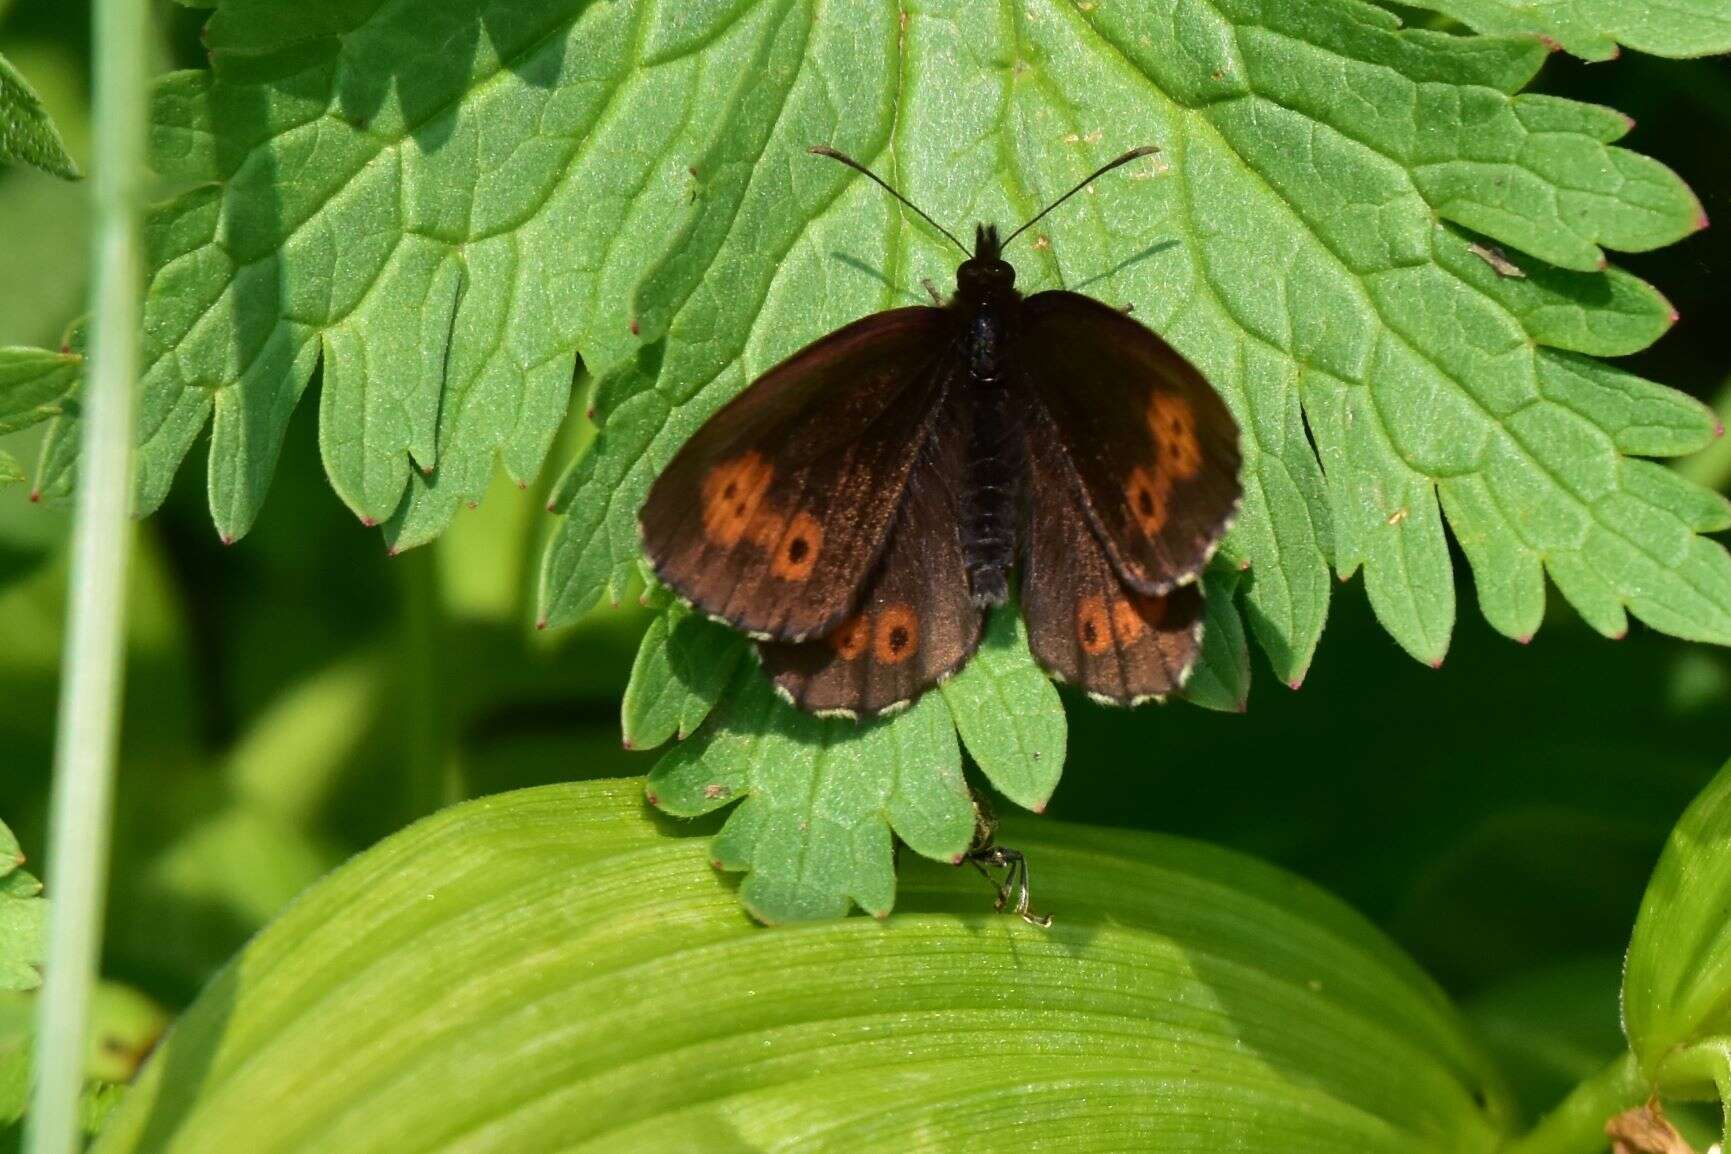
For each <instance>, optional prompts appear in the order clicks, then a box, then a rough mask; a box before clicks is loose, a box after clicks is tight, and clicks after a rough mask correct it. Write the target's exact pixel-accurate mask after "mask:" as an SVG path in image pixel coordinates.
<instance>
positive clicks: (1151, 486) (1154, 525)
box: [1124, 465, 1172, 537]
mask: <svg viewBox="0 0 1731 1154" xmlns="http://www.w3.org/2000/svg"><path fill="white" fill-rule="evenodd" d="M1171 493H1172V477H1171V475H1170V474H1168V473H1167V472H1166V471H1165V469H1164V468H1161V469H1158V470H1156V471H1155V472H1153V473H1150V472H1149V471H1148V470H1147V469H1144V468H1142V467H1141V466H1140V465H1138V466H1137V467H1136V468H1135V469H1133V470H1131V472H1130V479H1129V481H1127V482H1125V484H1124V497H1125V499H1126V500H1127V501H1129V503H1130V515H1131V516H1132V517H1134V518H1135V519H1136V524H1138V525H1140V526H1141V527H1142V532H1143V533H1144V534H1145V535H1146V536H1149V537H1152V536H1154V535H1155V534H1156V533H1158V532H1160V530H1161V528H1162V527H1163V526H1165V524H1166V499H1167V497H1169V496H1170V495H1171Z"/></svg>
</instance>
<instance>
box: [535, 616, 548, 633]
mask: <svg viewBox="0 0 1731 1154" xmlns="http://www.w3.org/2000/svg"><path fill="white" fill-rule="evenodd" d="M535 628H536V629H538V630H540V629H546V628H547V619H546V618H545V617H537V618H536V619H535Z"/></svg>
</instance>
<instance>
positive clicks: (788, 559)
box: [769, 513, 823, 581]
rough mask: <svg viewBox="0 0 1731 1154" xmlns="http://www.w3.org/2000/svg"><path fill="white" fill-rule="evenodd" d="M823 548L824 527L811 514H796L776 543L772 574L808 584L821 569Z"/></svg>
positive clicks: (771, 563)
mask: <svg viewBox="0 0 1731 1154" xmlns="http://www.w3.org/2000/svg"><path fill="white" fill-rule="evenodd" d="M822 548H823V526H822V525H820V524H818V521H817V518H816V517H813V516H812V515H811V514H810V513H795V514H794V515H793V520H792V521H791V522H790V523H789V524H788V527H787V531H786V532H785V533H783V534H782V535H781V540H779V541H778V542H776V545H775V556H773V557H771V558H770V559H769V571H770V572H771V573H773V574H775V575H776V576H777V577H780V578H781V579H782V580H783V581H804V580H805V579H806V578H807V577H810V576H811V571H812V569H814V568H816V566H817V556H818V553H819V551H820V550H822Z"/></svg>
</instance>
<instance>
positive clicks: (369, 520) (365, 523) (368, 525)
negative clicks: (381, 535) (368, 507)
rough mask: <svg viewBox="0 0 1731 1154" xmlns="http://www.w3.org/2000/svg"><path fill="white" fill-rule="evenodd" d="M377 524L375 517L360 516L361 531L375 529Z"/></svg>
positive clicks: (364, 514)
mask: <svg viewBox="0 0 1731 1154" xmlns="http://www.w3.org/2000/svg"><path fill="white" fill-rule="evenodd" d="M378 523H379V519H378V518H377V517H372V516H369V515H367V514H366V513H362V514H361V527H362V528H363V529H372V528H376V527H377V526H378Z"/></svg>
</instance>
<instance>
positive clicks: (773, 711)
mask: <svg viewBox="0 0 1731 1154" xmlns="http://www.w3.org/2000/svg"><path fill="white" fill-rule="evenodd" d="M649 800H650V802H651V804H653V805H655V806H658V807H659V808H661V809H662V810H665V811H666V812H668V813H671V814H674V815H677V816H681V817H695V816H697V815H699V814H705V813H709V812H710V811H712V810H715V809H719V808H721V807H722V806H724V805H729V804H732V803H734V802H739V803H740V804H739V806H738V808H737V809H735V810H734V811H733V812H732V813H731V814H729V815H728V819H727V824H726V825H724V826H722V828H721V832H720V833H718V834H717V835H716V836H715V839H714V841H713V842H711V845H710V853H711V855H712V856H713V858H714V861H715V864H716V867H717V868H719V869H724V870H734V871H745V874H746V876H745V880H744V882H743V883H742V884H741V885H740V889H739V897H740V900H741V901H742V902H743V903H744V904H745V907H746V909H748V910H750V911H751V912H752V913H753V914H754V915H755V916H756V917H758V918H759V919H760V920H762V921H766V922H787V921H800V920H805V919H811V918H832V917H840V916H841V915H842V914H845V913H847V912H848V908H849V906H850V904H854V905H858V906H859V907H860V908H861V909H863V910H866V911H867V912H868V913H871V914H874V915H877V916H879V917H882V916H884V915H886V914H888V913H889V912H890V908H891V907H892V906H893V905H894V904H895V888H896V881H895V862H894V858H893V854H892V842H891V837H890V835H891V833H894V834H895V836H896V837H899V838H900V839H901V840H902V841H903V842H904V843H906V845H907V846H908V847H909V848H910V849H912V850H913V851H914V852H915V853H919V854H924V855H925V856H926V857H932V858H938V859H941V860H952V859H959V858H960V857H961V855H962V854H963V853H964V852H965V851H966V850H967V848H968V843H969V841H970V840H972V838H973V834H974V807H973V801H972V798H971V796H970V795H969V792H968V786H967V783H966V782H965V781H964V780H963V778H962V752H961V748H960V747H959V746H958V745H957V744H956V731H955V728H954V726H953V724H952V723H951V721H950V715H949V711H948V710H947V709H945V707H944V704H943V702H942V701H941V700H940V698H939V696H938V695H937V694H935V693H928V694H926V695H925V696H924V697H922V698H921V699H920V700H919V701H918V702H916V703H915V704H914V705H913V707H912V708H910V709H908V710H907V711H905V713H903V714H900V715H898V716H895V717H892V718H882V719H878V720H875V721H866V722H855V721H849V720H846V719H843V718H831V719H823V718H817V717H813V716H811V715H810V714H808V713H803V712H801V711H800V710H797V709H795V708H794V707H793V706H791V705H788V704H787V703H786V702H784V701H782V700H781V699H780V698H779V697H777V696H776V695H775V692H774V690H773V689H772V688H771V687H770V683H769V680H768V678H766V677H764V676H763V674H762V672H761V671H760V670H759V669H758V668H757V667H756V663H755V662H753V663H750V664H749V667H748V668H745V669H742V670H741V671H740V674H739V676H738V677H736V678H735V683H734V687H733V689H732V691H731V692H730V693H729V695H728V700H727V701H726V703H725V704H723V705H722V706H721V708H720V709H718V710H717V711H716V713H715V714H714V715H713V716H712V717H711V718H710V719H709V721H708V723H707V724H706V725H705V726H704V728H703V729H701V730H700V731H698V733H697V735H696V736H695V737H693V738H692V739H691V740H689V741H686V742H683V743H681V744H680V745H677V746H675V747H674V748H673V749H672V750H670V751H669V752H668V753H667V754H666V755H665V756H664V757H662V759H661V760H660V761H659V762H658V763H656V766H655V769H654V771H653V772H652V773H651V774H650V775H649Z"/></svg>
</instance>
